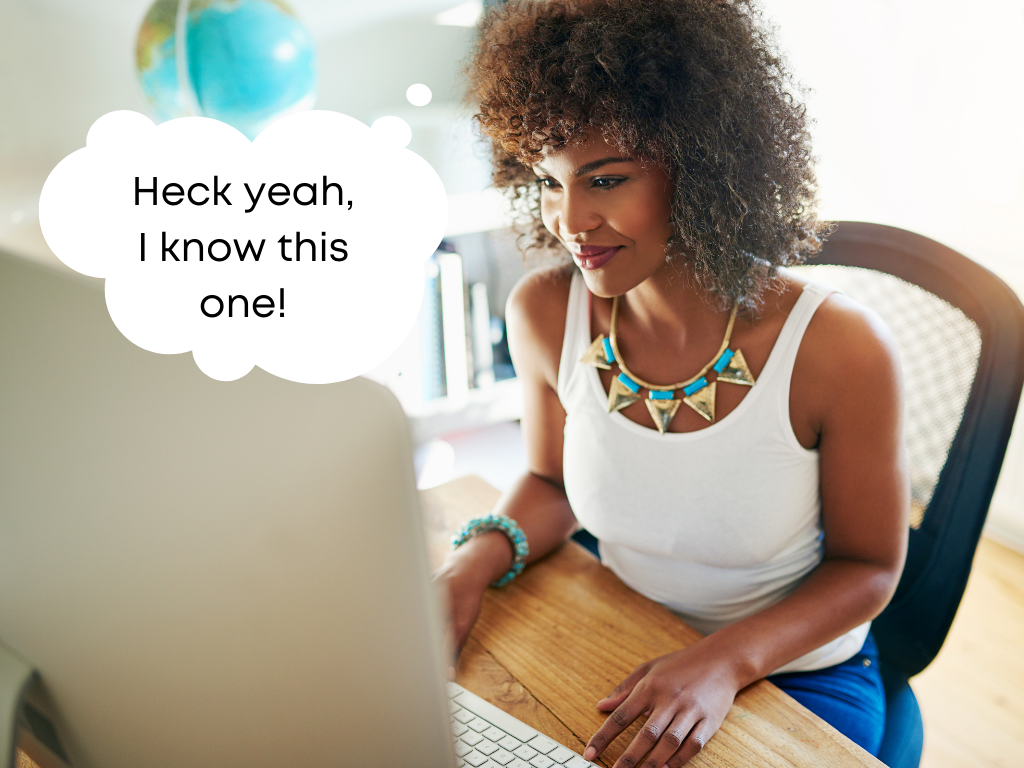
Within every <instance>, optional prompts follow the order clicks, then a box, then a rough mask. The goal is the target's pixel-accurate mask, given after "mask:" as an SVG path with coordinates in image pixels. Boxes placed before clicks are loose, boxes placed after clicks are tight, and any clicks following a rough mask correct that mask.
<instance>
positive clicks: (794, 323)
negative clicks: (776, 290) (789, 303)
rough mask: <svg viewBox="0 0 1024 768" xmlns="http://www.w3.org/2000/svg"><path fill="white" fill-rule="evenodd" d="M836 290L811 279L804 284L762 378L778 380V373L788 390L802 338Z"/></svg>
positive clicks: (760, 378)
mask: <svg viewBox="0 0 1024 768" xmlns="http://www.w3.org/2000/svg"><path fill="white" fill-rule="evenodd" d="M836 292H837V291H836V289H835V288H832V287H830V286H828V285H825V284H824V283H808V284H807V285H805V286H804V289H803V292H802V293H801V294H800V298H798V299H797V301H796V304H794V305H793V309H792V310H791V311H790V313H789V317H787V318H786V322H785V323H784V324H783V326H782V332H781V333H780V334H779V338H778V339H776V340H775V346H774V347H773V348H772V351H771V355H770V356H769V359H768V363H767V364H766V365H765V369H764V370H763V371H762V372H761V375H760V377H758V381H760V380H762V379H763V380H765V381H768V380H774V379H776V377H778V378H779V380H780V383H782V382H784V383H785V389H786V391H787V394H788V390H789V384H788V383H789V378H790V376H791V374H792V373H793V365H794V364H795V363H796V355H797V352H799V351H800V342H801V341H803V338H804V333H805V332H806V330H807V326H808V325H810V322H811V318H813V317H814V313H815V312H817V311H818V307H820V306H821V304H822V302H823V301H825V299H827V298H828V297H829V295H830V294H833V293H836Z"/></svg>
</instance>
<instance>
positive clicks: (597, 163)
mask: <svg viewBox="0 0 1024 768" xmlns="http://www.w3.org/2000/svg"><path fill="white" fill-rule="evenodd" d="M635 162H636V160H634V159H633V158H632V157H602V158H601V159H600V160H594V161H593V162H592V163H587V164H586V165H581V166H580V167H579V168H577V169H576V171H575V172H574V173H573V176H575V177H576V178H579V177H580V176H586V175H587V174H588V173H592V172H594V171H596V170H597V169H598V168H601V167H602V166H605V165H610V164H612V163H635ZM538 171H539V172H540V173H542V174H544V175H545V176H550V175H551V174H550V173H548V172H547V171H546V170H544V169H543V168H541V167H540V166H539V165H535V166H533V172H534V173H537V172H538Z"/></svg>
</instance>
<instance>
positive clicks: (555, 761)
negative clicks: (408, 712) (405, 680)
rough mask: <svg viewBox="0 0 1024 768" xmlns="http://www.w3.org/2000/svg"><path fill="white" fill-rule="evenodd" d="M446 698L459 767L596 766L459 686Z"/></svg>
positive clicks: (556, 767) (449, 691)
mask: <svg viewBox="0 0 1024 768" xmlns="http://www.w3.org/2000/svg"><path fill="white" fill-rule="evenodd" d="M448 697H449V706H450V708H451V713H452V733H453V734H454V736H455V754H456V755H457V756H458V760H457V761H456V765H458V766H459V768H462V767H463V766H472V768H596V766H595V764H594V763H591V762H588V761H586V760H584V759H583V758H582V757H581V756H580V755H578V754H576V753H575V752H573V751H572V750H570V749H566V748H565V747H563V746H562V745H561V744H558V743H557V742H554V741H552V740H551V739H549V738H548V737H547V736H545V735H543V734H542V733H540V732H538V731H535V730H534V729H533V728H531V727H530V726H528V725H527V724H526V723H524V722H523V721H522V720H517V719H516V718H514V717H512V715H510V714H508V713H507V712H503V711H501V710H500V709H498V708H497V707H496V706H494V705H493V704H490V703H488V702H486V701H484V700H483V699H481V698H480V697H479V696H477V695H476V694H473V693H470V692H469V691H467V690H466V689H465V688H463V687H462V686H460V685H456V684H455V683H448Z"/></svg>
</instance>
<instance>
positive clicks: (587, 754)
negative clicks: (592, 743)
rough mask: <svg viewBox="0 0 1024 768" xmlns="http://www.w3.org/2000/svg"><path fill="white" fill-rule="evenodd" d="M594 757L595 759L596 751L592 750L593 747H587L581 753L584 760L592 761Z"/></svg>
mask: <svg viewBox="0 0 1024 768" xmlns="http://www.w3.org/2000/svg"><path fill="white" fill-rule="evenodd" d="M595 757H597V750H596V749H594V748H593V747H587V748H586V749H585V750H584V752H583V759H584V760H593V759H594V758H595Z"/></svg>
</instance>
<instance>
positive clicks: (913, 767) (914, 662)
mask: <svg viewBox="0 0 1024 768" xmlns="http://www.w3.org/2000/svg"><path fill="white" fill-rule="evenodd" d="M795 271H797V272H798V273H799V274H802V275H804V276H806V277H810V278H812V279H815V280H820V281H821V282H825V283H828V284H830V285H832V286H833V287H835V288H838V289H839V290H841V291H843V292H844V293H845V294H846V295H848V296H849V297H850V298H852V299H854V300H855V301H858V302H859V303H861V304H863V305H864V306H867V307H870V308H871V309H873V310H874V311H875V312H877V313H878V314H879V315H881V317H882V319H883V320H885V322H886V323H887V324H888V326H889V328H890V330H892V332H893V334H894V335H895V337H896V341H897V344H898V346H899V349H900V357H901V362H902V367H903V376H904V383H905V387H906V417H905V430H906V445H907V458H908V464H909V469H910V479H911V519H910V544H909V549H908V552H907V562H906V565H905V566H904V568H903V575H902V577H901V578H900V583H899V586H898V587H897V589H896V594H895V595H894V597H893V599H892V601H891V602H890V603H889V606H888V607H887V608H886V609H885V611H883V612H882V615H881V616H879V617H878V618H877V619H875V621H874V622H873V624H872V631H873V632H874V635H875V639H876V641H877V642H878V647H879V651H880V656H881V673H882V680H883V682H884V684H885V693H886V724H885V735H884V737H883V740H882V746H881V749H880V751H879V755H878V757H879V759H880V760H881V761H882V762H884V763H885V764H886V765H888V766H890V768H917V766H918V764H919V763H920V760H921V748H922V746H923V743H924V728H923V724H922V722H921V710H920V708H919V707H918V705H917V699H916V698H915V697H914V693H913V691H912V690H911V689H910V685H909V683H908V680H909V679H910V678H911V677H913V676H914V675H916V674H917V673H919V672H921V671H922V670H923V669H924V668H925V667H927V666H928V665H929V664H930V663H931V661H932V659H934V658H935V656H936V654H937V653H938V652H939V649H940V648H941V647H942V643H943V642H944V641H945V639H946V634H947V633H948V632H949V627H950V625H951V624H952V623H953V616H954V615H955V614H956V609H957V607H958V606H959V605H960V599H961V598H962V597H963V593H964V587H965V586H966V585H967V577H968V575H969V574H970V571H971V562H972V561H973V559H974V551H975V549H976V548H977V546H978V539H979V537H980V536H981V528H982V525H983V524H984V522H985V515H986V514H987V513H988V506H989V503H990V502H991V500H992V493H993V491H994V490H995V485H996V479H997V478H998V477H999V469H1000V467H1001V466H1002V462H1003V455H1004V454H1005V453H1006V444H1007V442H1008V441H1009V439H1010V428H1011V427H1012V426H1013V419H1014V415H1015V414H1016V412H1017V406H1018V403H1019V402H1020V394H1021V385H1022V382H1024V307H1022V306H1021V303H1020V302H1019V301H1018V300H1017V297H1016V296H1015V295H1014V293H1013V291H1011V290H1010V289H1009V288H1008V287H1007V286H1006V285H1005V284H1004V283H1003V282H1002V281H1001V280H1000V279H999V278H998V277H996V276H995V275H993V274H992V273H991V272H989V271H988V270H986V269H984V268H983V267H980V266H979V265H977V264H975V263H974V262H973V261H971V260H970V259H968V258H967V257H965V256H962V255H960V254H959V253H957V252H956V251H954V250H952V249H950V248H947V247H945V246H944V245H940V244H939V243H936V242H935V241H934V240H930V239H928V238H927V237H923V236H922V235H916V234H914V233H913V232H907V231H905V230H902V229H896V228H895V227H886V226H882V225H880V224H867V223H863V222H855V221H844V222H839V225H838V227H837V229H836V231H835V232H834V233H833V234H832V235H831V236H830V237H829V238H828V240H827V242H826V243H825V247H824V248H823V249H822V251H821V253H820V254H818V255H817V256H816V257H815V258H814V259H812V260H811V261H810V262H808V265H807V266H802V267H798V268H796V270H795ZM573 539H574V540H576V541H577V542H578V543H579V544H581V545H582V546H584V547H585V548H587V549H588V550H590V551H591V552H592V553H593V554H594V555H596V556H597V557H600V554H599V553H598V548H597V539H595V538H594V536H593V535H592V534H591V533H590V532H589V531H587V530H585V529H581V530H579V531H577V532H576V533H575V534H574V535H573Z"/></svg>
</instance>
